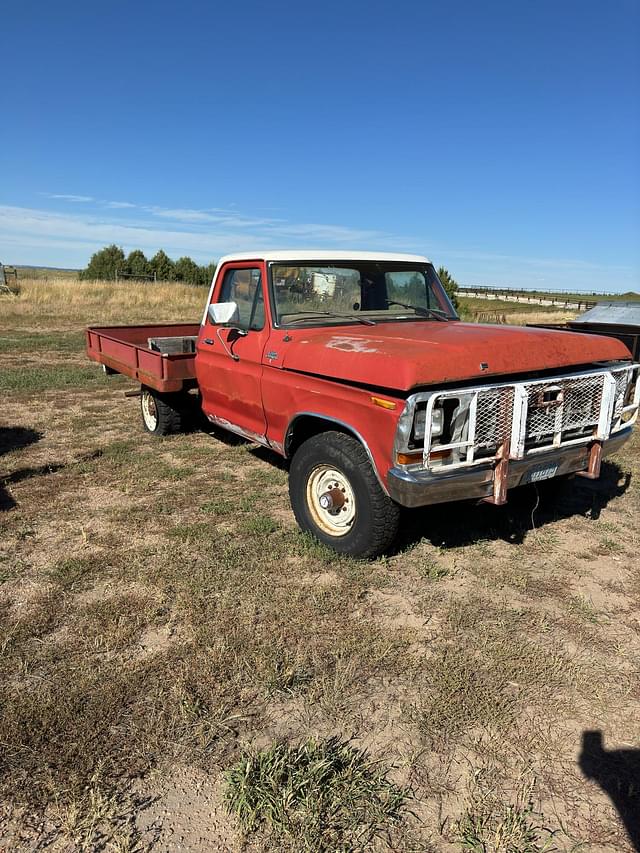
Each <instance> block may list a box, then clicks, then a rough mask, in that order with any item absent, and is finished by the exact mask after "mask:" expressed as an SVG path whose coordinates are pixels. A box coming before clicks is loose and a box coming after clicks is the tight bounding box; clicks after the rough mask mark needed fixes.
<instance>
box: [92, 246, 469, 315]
mask: <svg viewBox="0 0 640 853" xmlns="http://www.w3.org/2000/svg"><path fill="white" fill-rule="evenodd" d="M215 270H216V265H215V263H213V262H212V263H210V264H207V265H206V266H200V265H198V264H197V263H196V262H195V261H193V260H192V259H191V258H188V257H183V258H178V260H177V261H172V260H171V258H170V257H169V256H168V255H167V254H166V253H165V252H164V251H163V250H162V249H160V250H159V251H157V252H156V253H155V255H154V256H153V257H152V258H150V259H147V257H146V256H145V254H144V252H142V251H141V250H140V249H134V250H133V252H130V253H129V254H128V255H125V253H124V252H123V251H122V249H121V248H120V246H115V245H111V246H105V248H104V249H100V251H99V252H96V253H95V254H94V255H92V256H91V260H90V261H89V264H88V266H87V267H86V269H84V270H82V271H81V273H80V278H84V279H115V278H116V277H117V276H123V277H125V276H131V277H134V278H135V277H136V276H139V277H140V278H147V277H149V276H153V275H154V274H155V277H156V278H157V279H158V281H184V282H186V283H187V284H211V281H212V279H213V274H214V272H215ZM438 276H439V278H440V281H441V282H442V284H443V285H444V289H445V290H446V291H447V294H448V295H449V299H451V302H452V303H453V307H454V308H456V309H457V308H458V297H457V293H456V291H457V290H458V283H457V281H456V280H455V279H454V278H453V277H452V276H451V274H450V273H449V271H448V270H447V269H445V268H444V267H440V268H439V269H438Z"/></svg>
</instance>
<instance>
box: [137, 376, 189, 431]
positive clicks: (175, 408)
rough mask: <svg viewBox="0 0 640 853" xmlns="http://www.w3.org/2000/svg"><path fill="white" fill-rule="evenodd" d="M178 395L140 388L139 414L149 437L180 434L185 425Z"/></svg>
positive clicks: (182, 408)
mask: <svg viewBox="0 0 640 853" xmlns="http://www.w3.org/2000/svg"><path fill="white" fill-rule="evenodd" d="M181 396H182V395H180V394H160V393H159V392H158V391H155V390H154V389H153V388H145V387H144V386H143V387H142V392H141V394H140V413H141V415H142V426H143V427H144V429H145V430H146V431H147V432H148V433H151V435H172V434H173V433H176V432H182V430H183V428H184V424H185V412H184V407H183V406H181V402H182V400H181Z"/></svg>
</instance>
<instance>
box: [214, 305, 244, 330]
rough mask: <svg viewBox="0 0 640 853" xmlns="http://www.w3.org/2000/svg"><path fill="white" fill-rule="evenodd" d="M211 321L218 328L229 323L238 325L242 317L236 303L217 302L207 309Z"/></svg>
mask: <svg viewBox="0 0 640 853" xmlns="http://www.w3.org/2000/svg"><path fill="white" fill-rule="evenodd" d="M207 314H208V315H209V319H210V320H211V322H212V323H214V324H215V325H216V326H226V325H228V324H229V323H237V322H238V320H239V318H240V315H239V314H238V305H237V303H236V302H215V303H213V304H212V305H209V308H208V309H207Z"/></svg>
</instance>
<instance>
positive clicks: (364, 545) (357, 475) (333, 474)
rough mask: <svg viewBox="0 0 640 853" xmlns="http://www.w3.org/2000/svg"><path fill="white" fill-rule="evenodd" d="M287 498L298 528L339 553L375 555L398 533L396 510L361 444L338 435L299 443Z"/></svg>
mask: <svg viewBox="0 0 640 853" xmlns="http://www.w3.org/2000/svg"><path fill="white" fill-rule="evenodd" d="M289 495H290V498H291V506H292V508H293V512H294V515H295V517H296V521H297V522H298V524H299V526H300V527H301V528H302V530H305V531H307V532H309V533H311V534H312V535H313V536H315V537H316V539H319V540H320V541H321V542H323V543H324V544H325V545H328V546H329V547H330V548H333V550H334V551H337V552H338V553H341V554H350V555H351V556H353V557H375V556H376V555H378V554H381V553H382V552H383V551H384V550H385V549H386V548H388V547H389V545H390V544H391V543H392V542H393V540H394V539H395V536H396V533H397V531H398V525H399V520H400V508H399V507H398V505H397V504H395V503H394V502H393V501H392V500H391V498H389V497H388V496H387V495H386V494H385V493H384V491H383V490H382V488H381V486H380V483H379V482H378V480H377V478H376V475H375V473H374V471H373V468H372V467H371V462H370V461H369V457H368V456H367V453H366V451H365V449H364V447H363V446H362V444H361V443H360V442H359V441H357V440H356V439H355V438H353V437H352V436H350V435H346V434H345V433H342V432H334V431H329V432H323V433H320V434H319V435H314V436H312V437H311V438H309V439H307V441H305V442H304V443H303V444H301V445H300V447H299V448H298V450H297V451H296V453H295V455H294V457H293V460H292V462H291V468H290V471H289Z"/></svg>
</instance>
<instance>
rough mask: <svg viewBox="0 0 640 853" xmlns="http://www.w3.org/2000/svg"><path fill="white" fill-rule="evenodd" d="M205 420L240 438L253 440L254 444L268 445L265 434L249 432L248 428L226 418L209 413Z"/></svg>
mask: <svg viewBox="0 0 640 853" xmlns="http://www.w3.org/2000/svg"><path fill="white" fill-rule="evenodd" d="M207 420H209V421H211V423H212V424H215V425H216V426H219V427H221V428H222V429H226V430H228V432H232V433H234V434H235V435H239V436H240V437H241V438H246V439H247V440H248V441H255V442H256V444H262V445H263V446H264V447H269V446H270V445H269V442H268V441H267V437H266V435H259V434H258V433H257V432H251V431H250V430H247V429H243V427H240V426H238V425H237V424H233V423H231V421H228V420H226V419H225V418H219V417H218V416H217V415H209V414H207Z"/></svg>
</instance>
